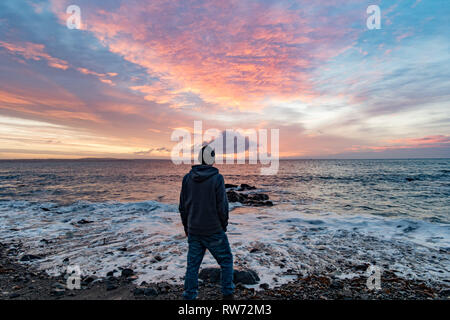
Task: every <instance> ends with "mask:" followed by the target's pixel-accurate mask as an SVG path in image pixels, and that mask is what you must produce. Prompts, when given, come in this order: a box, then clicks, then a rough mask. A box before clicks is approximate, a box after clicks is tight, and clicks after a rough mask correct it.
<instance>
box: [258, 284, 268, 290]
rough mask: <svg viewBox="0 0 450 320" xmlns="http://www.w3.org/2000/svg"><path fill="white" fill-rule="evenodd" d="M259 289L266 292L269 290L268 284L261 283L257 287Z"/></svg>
mask: <svg viewBox="0 0 450 320" xmlns="http://www.w3.org/2000/svg"><path fill="white" fill-rule="evenodd" d="M259 287H260V288H261V289H264V290H268V289H269V284H267V283H261V284H260V285H259Z"/></svg>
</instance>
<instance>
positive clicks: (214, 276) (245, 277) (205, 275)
mask: <svg viewBox="0 0 450 320" xmlns="http://www.w3.org/2000/svg"><path fill="white" fill-rule="evenodd" d="M220 274H221V270H220V269H219V268H204V269H202V270H201V271H200V273H199V275H198V277H199V278H200V279H202V280H203V281H208V282H212V283H219V282H220ZM233 276H234V283H242V284H249V285H251V284H257V283H258V282H259V280H260V279H259V276H258V274H257V273H256V272H255V271H253V270H250V269H247V270H234V273H233Z"/></svg>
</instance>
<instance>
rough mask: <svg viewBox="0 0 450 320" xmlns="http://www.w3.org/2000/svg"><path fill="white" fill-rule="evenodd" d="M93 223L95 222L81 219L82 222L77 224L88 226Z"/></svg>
mask: <svg viewBox="0 0 450 320" xmlns="http://www.w3.org/2000/svg"><path fill="white" fill-rule="evenodd" d="M92 222H94V221H90V220H86V219H81V220H79V221H78V222H77V223H78V224H88V223H92Z"/></svg>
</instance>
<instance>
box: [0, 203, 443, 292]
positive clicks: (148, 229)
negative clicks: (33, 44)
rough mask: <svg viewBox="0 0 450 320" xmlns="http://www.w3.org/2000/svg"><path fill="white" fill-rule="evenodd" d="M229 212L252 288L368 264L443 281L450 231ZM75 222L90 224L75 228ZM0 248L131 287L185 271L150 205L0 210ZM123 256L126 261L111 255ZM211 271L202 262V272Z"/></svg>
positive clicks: (182, 242) (326, 216)
mask: <svg viewBox="0 0 450 320" xmlns="http://www.w3.org/2000/svg"><path fill="white" fill-rule="evenodd" d="M231 207H232V208H236V209H235V210H233V211H232V212H231V213H230V225H229V228H228V237H229V239H230V243H231V246H232V249H233V253H234V259H235V264H236V265H237V266H238V267H241V268H250V269H253V270H255V271H256V272H257V273H258V274H259V275H260V277H261V282H260V283H268V284H269V285H270V286H274V285H276V284H280V283H284V282H287V281H289V280H291V279H292V278H293V277H295V274H298V273H301V274H308V273H310V272H314V271H318V272H323V273H328V274H333V275H334V276H336V277H341V278H345V277H352V276H355V275H361V273H363V271H364V270H363V271H361V270H359V269H356V271H355V269H354V268H353V267H354V266H356V265H363V264H367V263H369V264H373V263H376V264H377V265H380V266H382V267H383V268H385V269H390V270H395V272H396V273H398V274H399V275H404V276H406V277H408V278H418V279H422V280H426V281H433V282H437V283H439V282H442V281H446V280H447V281H448V279H449V258H448V250H449V248H450V226H449V225H448V224H439V223H431V222H426V221H420V220H412V219H398V218H386V217H377V216H368V215H358V216H356V215H348V216H343V215H336V214H333V213H323V214H319V215H314V216H313V215H307V214H303V213H302V212H299V211H286V210H279V209H277V208H276V206H275V207H272V208H240V207H239V205H236V204H231ZM43 208H45V209H43ZM82 219H84V220H87V221H92V223H86V224H80V223H78V222H79V221H80V220H82ZM43 239H45V240H46V241H42V240H43ZM0 241H1V242H4V243H14V242H18V241H20V242H22V244H23V248H24V249H25V250H24V252H25V253H31V254H37V255H40V256H42V257H43V258H42V259H40V260H37V261H34V262H30V263H32V264H34V265H35V266H36V267H38V268H40V269H43V270H46V271H47V272H48V273H49V274H58V273H60V272H62V271H64V270H65V269H66V268H67V265H68V264H70V265H76V264H77V265H79V266H80V267H81V270H82V273H83V274H93V273H95V274H97V275H98V276H105V275H106V273H107V272H108V271H111V270H113V269H116V270H119V268H125V267H129V268H132V269H133V270H135V271H136V272H137V275H138V276H139V279H138V283H140V281H147V282H158V281H169V282H175V283H180V282H181V281H182V280H181V278H182V277H183V276H184V271H185V263H186V253H187V242H186V239H185V237H184V234H183V228H182V226H181V223H180V218H179V214H178V210H177V206H176V205H171V204H163V203H160V202H156V201H144V202H133V203H121V202H101V203H91V202H85V201H78V202H75V203H73V204H72V205H68V206H58V205H57V204H54V203H37V202H28V201H1V202H0ZM123 248H126V251H124V250H122V251H121V250H119V249H123ZM252 249H253V250H252ZM155 257H156V259H155ZM65 258H69V263H65V262H63V260H64V259H65ZM214 265H215V261H214V260H213V258H212V256H211V255H210V254H209V253H207V255H206V256H205V259H204V263H203V265H202V267H207V266H214ZM358 270H359V271H358Z"/></svg>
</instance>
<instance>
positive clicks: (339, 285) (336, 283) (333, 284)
mask: <svg viewBox="0 0 450 320" xmlns="http://www.w3.org/2000/svg"><path fill="white" fill-rule="evenodd" d="M343 287H344V286H343V285H342V283H341V282H340V281H337V280H333V281H331V284H330V288H331V289H342V288H343Z"/></svg>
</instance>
